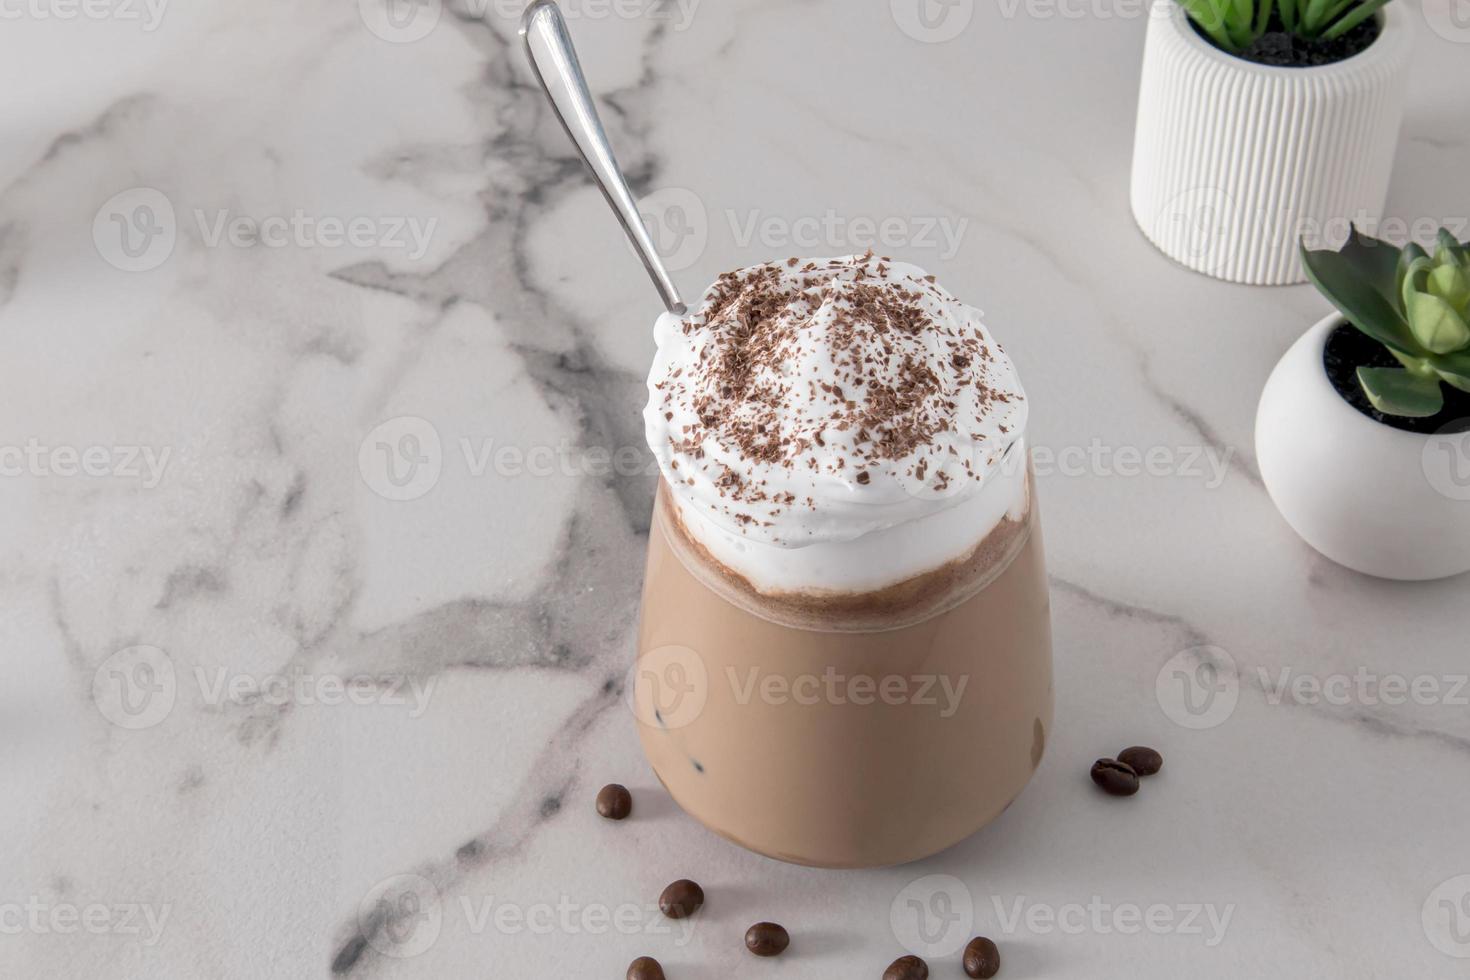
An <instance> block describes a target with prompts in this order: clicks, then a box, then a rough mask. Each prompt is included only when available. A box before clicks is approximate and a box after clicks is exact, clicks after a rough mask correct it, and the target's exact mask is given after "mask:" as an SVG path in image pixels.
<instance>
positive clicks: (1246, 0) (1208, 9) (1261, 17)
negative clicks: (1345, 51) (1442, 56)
mask: <svg viewBox="0 0 1470 980" xmlns="http://www.w3.org/2000/svg"><path fill="white" fill-rule="evenodd" d="M1179 3H1180V5H1181V6H1183V7H1184V9H1185V11H1186V12H1187V13H1188V14H1189V16H1190V19H1191V20H1193V21H1194V22H1195V23H1196V24H1198V25H1199V28H1200V30H1202V31H1204V32H1205V34H1206V35H1208V36H1209V38H1210V40H1212V41H1214V42H1215V43H1216V44H1217V45H1219V46H1220V47H1222V48H1224V49H1225V50H1226V51H1229V52H1230V53H1231V54H1240V53H1241V52H1242V51H1244V50H1246V49H1247V48H1249V47H1250V46H1251V45H1252V44H1255V43H1256V41H1258V40H1260V38H1261V35H1263V34H1265V33H1266V31H1267V30H1268V29H1270V27H1271V15H1272V13H1273V12H1275V13H1276V14H1277V15H1278V19H1279V21H1280V24H1281V26H1282V27H1284V28H1285V29H1286V32H1287V33H1288V34H1291V35H1293V36H1295V37H1299V38H1302V39H1304V40H1309V41H1311V40H1325V41H1330V40H1332V39H1333V38H1338V37H1341V36H1342V35H1344V34H1346V33H1347V32H1348V31H1350V30H1352V29H1353V28H1354V27H1357V26H1358V25H1359V24H1361V23H1362V22H1363V21H1365V20H1367V19H1368V18H1369V17H1372V16H1373V14H1374V13H1376V12H1377V11H1378V8H1379V7H1382V6H1383V5H1384V4H1386V3H1388V0H1179Z"/></svg>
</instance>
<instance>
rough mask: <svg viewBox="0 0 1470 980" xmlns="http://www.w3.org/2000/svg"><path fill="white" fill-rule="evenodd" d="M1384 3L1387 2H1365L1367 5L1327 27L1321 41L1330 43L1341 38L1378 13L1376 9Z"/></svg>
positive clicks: (1384, 0)
mask: <svg viewBox="0 0 1470 980" xmlns="http://www.w3.org/2000/svg"><path fill="white" fill-rule="evenodd" d="M1386 3H1388V0H1367V3H1364V4H1363V5H1362V6H1361V7H1359V8H1358V9H1357V10H1354V11H1353V12H1352V13H1350V14H1348V15H1347V16H1346V17H1344V18H1343V19H1342V20H1340V21H1338V22H1337V23H1336V24H1333V25H1332V26H1331V27H1329V28H1328V29H1327V30H1326V31H1325V32H1324V33H1323V34H1322V37H1323V39H1324V40H1328V41H1331V40H1333V39H1334V38H1339V37H1342V36H1343V35H1344V34H1346V33H1347V32H1348V31H1350V30H1352V29H1353V28H1354V27H1357V26H1358V25H1359V24H1361V23H1362V22H1363V21H1365V20H1367V19H1368V18H1369V17H1372V16H1373V15H1374V14H1375V13H1377V12H1378V8H1379V7H1382V6H1383V5H1384V4H1386Z"/></svg>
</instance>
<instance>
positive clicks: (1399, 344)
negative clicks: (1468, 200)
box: [1302, 239, 1429, 357]
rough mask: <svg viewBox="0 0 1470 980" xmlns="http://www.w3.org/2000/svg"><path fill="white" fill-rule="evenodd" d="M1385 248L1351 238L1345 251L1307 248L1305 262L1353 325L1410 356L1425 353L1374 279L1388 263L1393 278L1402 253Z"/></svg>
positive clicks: (1310, 275) (1319, 286)
mask: <svg viewBox="0 0 1470 980" xmlns="http://www.w3.org/2000/svg"><path fill="white" fill-rule="evenodd" d="M1369 240H1370V241H1371V239H1369ZM1379 244H1380V245H1381V244H1382V243H1379ZM1383 248H1384V249H1385V250H1386V251H1378V250H1377V249H1375V248H1369V247H1364V246H1362V245H1355V244H1354V242H1353V241H1352V240H1351V239H1350V240H1349V242H1348V244H1347V246H1346V247H1345V248H1343V250H1342V251H1341V252H1334V251H1332V250H1330V249H1323V250H1320V251H1313V250H1308V249H1306V248H1303V249H1302V265H1303V267H1304V268H1305V269H1306V272H1307V278H1308V279H1310V280H1311V281H1312V284H1313V285H1314V286H1316V287H1317V289H1318V290H1319V291H1320V292H1321V293H1322V295H1323V296H1325V297H1327V299H1328V300H1330V301H1331V302H1332V305H1333V306H1335V307H1337V308H1338V310H1340V311H1341V312H1342V315H1343V316H1345V317H1347V318H1348V320H1349V322H1351V323H1352V325H1353V326H1355V327H1357V328H1358V329H1359V330H1361V331H1363V333H1365V334H1367V335H1368V336H1370V337H1372V338H1373V339H1374V340H1376V341H1378V342H1379V343H1380V344H1383V345H1384V346H1385V347H1388V348H1390V349H1392V350H1396V351H1399V352H1400V353H1403V354H1407V355H1409V356H1410V357H1425V356H1426V355H1428V354H1429V351H1426V350H1424V349H1423V348H1422V347H1421V346H1420V345H1419V343H1418V341H1416V340H1415V339H1414V335H1413V333H1412V331H1410V330H1409V325H1408V324H1407V323H1406V322H1404V318H1403V316H1402V315H1400V313H1399V311H1398V308H1397V306H1396V304H1394V303H1393V302H1392V301H1391V300H1389V299H1388V296H1387V295H1385V294H1384V293H1383V292H1382V291H1381V290H1380V289H1379V287H1378V285H1377V284H1375V283H1374V282H1372V281H1371V279H1373V278H1380V279H1381V278H1382V272H1381V270H1382V268H1384V267H1386V268H1388V269H1389V272H1388V276H1389V279H1388V281H1389V282H1390V283H1392V282H1393V278H1392V276H1393V270H1394V269H1396V268H1397V264H1398V253H1397V251H1396V250H1394V249H1393V248H1392V246H1387V245H1384V246H1383ZM1385 257H1386V258H1387V259H1388V261H1387V263H1385V262H1384V259H1385Z"/></svg>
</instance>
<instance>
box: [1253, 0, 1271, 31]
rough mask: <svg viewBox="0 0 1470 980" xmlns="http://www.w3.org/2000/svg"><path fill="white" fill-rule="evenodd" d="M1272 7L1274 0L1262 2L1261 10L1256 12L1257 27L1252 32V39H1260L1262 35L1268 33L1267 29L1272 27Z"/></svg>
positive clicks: (1262, 0)
mask: <svg viewBox="0 0 1470 980" xmlns="http://www.w3.org/2000/svg"><path fill="white" fill-rule="evenodd" d="M1272 6H1273V2H1272V0H1261V6H1260V9H1258V10H1257V11H1256V23H1255V27H1254V29H1253V30H1252V31H1251V35H1252V37H1254V38H1259V37H1260V36H1261V35H1262V34H1264V33H1266V28H1267V27H1270V26H1271V8H1272Z"/></svg>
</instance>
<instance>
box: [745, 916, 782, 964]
mask: <svg viewBox="0 0 1470 980" xmlns="http://www.w3.org/2000/svg"><path fill="white" fill-rule="evenodd" d="M790 945H791V934H790V933H789V932H787V931H786V930H785V929H784V928H783V927H781V926H778V925H777V924H776V923H774V922H757V923H756V924H755V925H753V926H751V927H750V928H749V929H747V930H745V948H746V949H748V950H750V951H751V952H752V953H754V954H755V955H757V956H780V955H781V954H782V953H784V952H786V947H787V946H790Z"/></svg>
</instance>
